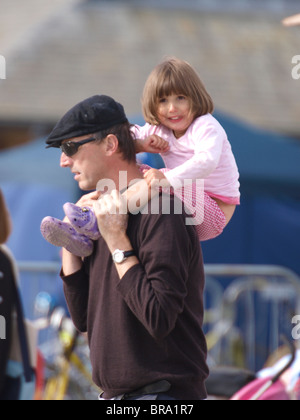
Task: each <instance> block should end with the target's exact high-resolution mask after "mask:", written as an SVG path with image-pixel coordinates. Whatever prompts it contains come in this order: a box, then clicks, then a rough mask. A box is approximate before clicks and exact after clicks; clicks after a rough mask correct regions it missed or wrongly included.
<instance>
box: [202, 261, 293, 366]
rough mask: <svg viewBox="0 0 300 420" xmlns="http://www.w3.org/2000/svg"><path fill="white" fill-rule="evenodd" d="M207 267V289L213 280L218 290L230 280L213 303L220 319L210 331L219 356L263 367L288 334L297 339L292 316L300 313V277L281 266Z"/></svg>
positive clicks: (213, 352) (219, 359)
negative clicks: (294, 335)
mask: <svg viewBox="0 0 300 420" xmlns="http://www.w3.org/2000/svg"><path fill="white" fill-rule="evenodd" d="M205 271H206V278H207V288H206V293H207V294H210V293H211V292H212V291H211V283H212V284H213V285H214V287H213V290H214V289H215V288H216V285H218V287H219V288H222V280H223V281H224V279H226V280H227V283H226V284H225V287H224V289H223V294H222V298H218V299H217V300H216V301H215V302H214V306H211V308H210V309H208V310H209V311H210V312H212V314H213V316H211V317H212V318H213V321H214V322H213V325H211V328H210V330H209V331H208V333H207V340H208V345H209V349H210V354H211V355H212V358H213V360H214V362H215V363H216V364H223V365H224V364H225V365H234V366H241V367H246V368H248V369H251V370H253V371H256V370H258V369H260V368H261V367H262V365H263V364H264V363H265V362H266V360H267V358H268V356H269V355H270V354H272V352H274V351H276V350H277V349H278V348H279V347H280V346H281V344H282V341H281V336H282V335H284V336H285V337H287V338H288V339H289V340H292V330H293V327H294V326H293V323H292V320H293V318H294V316H295V315H299V314H300V277H299V276H298V275H297V274H295V273H294V272H293V271H291V270H289V269H287V268H284V267H279V266H263V265H206V267H205ZM228 279H230V280H229V281H228ZM220 294H221V290H219V292H218V296H220Z"/></svg>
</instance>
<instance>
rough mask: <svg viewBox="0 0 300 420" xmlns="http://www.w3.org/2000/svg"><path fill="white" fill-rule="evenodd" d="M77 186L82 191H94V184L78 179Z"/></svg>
mask: <svg viewBox="0 0 300 420" xmlns="http://www.w3.org/2000/svg"><path fill="white" fill-rule="evenodd" d="M78 187H79V188H80V189H81V190H82V191H94V190H95V189H96V186H95V185H92V184H91V183H88V182H85V181H78Z"/></svg>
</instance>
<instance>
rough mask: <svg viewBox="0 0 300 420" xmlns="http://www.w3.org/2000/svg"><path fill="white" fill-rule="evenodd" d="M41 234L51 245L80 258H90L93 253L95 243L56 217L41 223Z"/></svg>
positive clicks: (46, 218)
mask: <svg viewBox="0 0 300 420" xmlns="http://www.w3.org/2000/svg"><path fill="white" fill-rule="evenodd" d="M41 233H42V235H43V237H44V238H45V239H46V241H48V242H49V243H50V244H52V245H55V246H58V247H61V248H65V249H66V250H67V251H69V252H71V254H73V255H76V256H78V257H88V256H90V255H91V254H92V253H93V249H94V244H93V242H92V241H91V240H90V239H89V238H87V237H86V236H84V235H81V234H80V233H78V232H76V230H75V229H74V228H73V227H72V226H71V225H70V224H69V223H64V222H62V221H61V220H58V219H55V218H54V217H45V218H44V219H43V220H42V223H41Z"/></svg>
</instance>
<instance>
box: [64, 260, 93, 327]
mask: <svg viewBox="0 0 300 420" xmlns="http://www.w3.org/2000/svg"><path fill="white" fill-rule="evenodd" d="M60 276H61V278H62V280H63V282H64V294H65V298H66V301H67V305H68V309H69V312H70V315H71V318H72V321H73V323H74V325H75V327H76V328H77V330H78V331H79V332H81V333H85V332H87V308H88V296H89V279H88V275H87V273H86V271H85V267H84V265H83V267H82V269H81V270H79V271H77V272H76V273H74V274H72V275H70V276H64V274H63V271H61V274H60Z"/></svg>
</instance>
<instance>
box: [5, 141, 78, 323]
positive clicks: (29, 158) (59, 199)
mask: <svg viewBox="0 0 300 420" xmlns="http://www.w3.org/2000/svg"><path fill="white" fill-rule="evenodd" d="M59 158H60V153H59V151H57V150H53V149H50V150H46V149H45V142H44V140H43V139H39V140H36V141H34V142H32V143H30V144H27V145H25V146H21V147H17V148H13V149H10V150H7V151H4V152H1V153H0V186H1V189H2V190H3V192H4V196H5V198H6V201H7V204H8V207H9V210H10V213H11V216H12V220H13V233H12V235H11V237H10V239H9V242H8V246H9V247H10V249H11V250H12V252H13V254H14V256H15V258H16V259H17V260H18V261H53V262H60V250H59V248H55V247H53V246H52V245H50V244H48V243H47V242H46V241H45V240H44V238H43V237H42V235H41V233H40V224H41V221H42V219H43V218H44V217H45V216H48V215H51V216H54V217H58V218H62V217H63V216H64V214H63V209H62V206H63V204H64V203H65V202H66V201H73V200H74V199H76V196H77V193H78V191H77V183H76V182H75V181H74V180H73V178H72V176H71V174H70V171H68V170H65V169H61V168H60V167H59ZM44 290H45V291H47V292H49V293H51V294H55V295H57V299H58V300H60V301H61V302H63V300H62V299H60V297H61V295H62V292H61V280H60V279H59V278H58V276H57V281H54V280H53V278H49V277H48V276H45V278H44V280H43V279H40V280H39V284H36V281H35V280H34V279H33V278H32V276H31V277H30V276H28V275H27V274H26V275H22V276H21V292H22V297H23V301H24V306H25V312H26V315H27V316H28V317H30V318H31V317H32V316H33V301H34V299H35V297H36V294H37V293H38V292H40V291H44Z"/></svg>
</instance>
